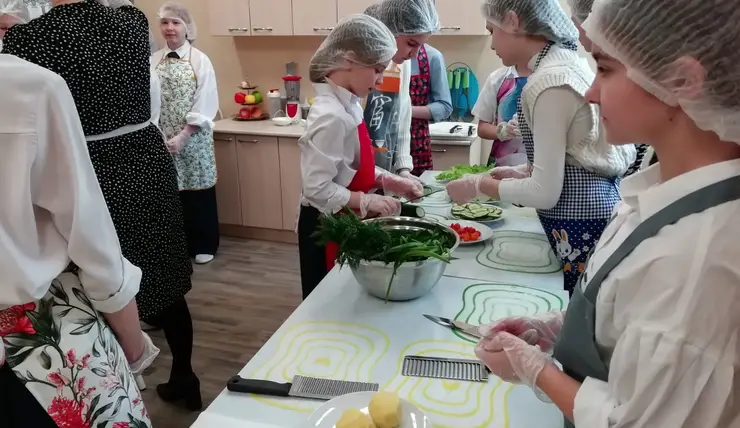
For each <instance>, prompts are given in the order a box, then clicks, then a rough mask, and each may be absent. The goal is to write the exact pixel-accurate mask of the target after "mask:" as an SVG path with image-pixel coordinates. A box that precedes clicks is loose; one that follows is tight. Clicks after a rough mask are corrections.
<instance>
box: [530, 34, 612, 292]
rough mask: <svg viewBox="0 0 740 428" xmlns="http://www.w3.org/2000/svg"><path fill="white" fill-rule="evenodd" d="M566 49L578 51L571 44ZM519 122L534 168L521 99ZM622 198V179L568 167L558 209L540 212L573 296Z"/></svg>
mask: <svg viewBox="0 0 740 428" xmlns="http://www.w3.org/2000/svg"><path fill="white" fill-rule="evenodd" d="M553 45H554V43H549V44H548V45H547V46H545V48H544V49H543V50H542V51H541V52H540V54H539V56H538V57H537V61H536V63H535V67H534V69H535V70H536V69H537V67H538V66H539V65H540V62H541V61H542V59H543V58H545V56H547V54H548V52H550V48H552V46H553ZM564 46H565V47H566V48H568V49H572V50H576V49H577V48H576V46H575V45H574V44H570V43H568V44H564ZM533 71H534V70H533ZM517 118H518V120H519V130H520V131H521V133H522V137H523V139H524V147H525V149H526V151H527V159H528V160H529V163H530V164H534V134H533V133H532V129H531V128H530V126H529V124H528V123H527V121H526V119H525V117H524V113H523V111H522V103H521V98H520V101H519V105H518V108H517ZM620 198H621V196H620V194H619V178H607V177H604V176H601V175H599V174H596V173H594V172H590V171H587V170H585V169H583V168H581V167H577V166H574V165H568V164H567V163H566V164H565V176H564V179H563V190H562V192H561V194H560V200H559V201H558V203H557V205H555V207H553V208H551V209H546V210H537V216H538V217H539V219H540V223H542V228H543V229H544V230H545V233H546V234H547V237H548V239H549V240H550V245H551V246H552V249H553V251H554V252H555V255H556V256H557V257H558V259H559V260H560V262H561V264H562V265H563V277H564V280H565V284H564V286H565V289H566V290H568V291H569V292H571V293H572V292H573V287H574V286H575V285H576V282H577V281H578V276H579V275H580V273H581V272H583V270H584V268H585V262H586V255H587V254H588V252H589V251H590V250H591V248H593V247H594V246H595V245H596V242H597V241H598V240H599V237H601V233H602V232H603V231H604V228H605V227H606V224H607V222H608V221H609V218H610V216H611V213H612V211H613V210H614V206H615V205H616V204H617V202H619V200H620Z"/></svg>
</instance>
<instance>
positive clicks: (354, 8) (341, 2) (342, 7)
mask: <svg viewBox="0 0 740 428" xmlns="http://www.w3.org/2000/svg"><path fill="white" fill-rule="evenodd" d="M375 3H380V0H337V16H338V17H339V18H340V19H341V18H342V17H345V16H347V15H349V14H352V13H363V12H365V9H367V8H368V7H370V6H372V5H374V4H375Z"/></svg>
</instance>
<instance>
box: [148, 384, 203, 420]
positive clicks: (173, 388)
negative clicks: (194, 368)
mask: <svg viewBox="0 0 740 428" xmlns="http://www.w3.org/2000/svg"><path fill="white" fill-rule="evenodd" d="M157 395H159V398H161V399H162V400H164V401H166V402H168V403H175V402H179V401H184V403H185V408H186V409H188V410H190V411H193V412H194V411H198V410H201V409H203V400H202V399H201V396H200V381H199V380H198V378H197V377H196V376H195V375H192V377H189V378H185V379H182V380H180V379H170V381H169V382H167V383H163V384H161V385H157Z"/></svg>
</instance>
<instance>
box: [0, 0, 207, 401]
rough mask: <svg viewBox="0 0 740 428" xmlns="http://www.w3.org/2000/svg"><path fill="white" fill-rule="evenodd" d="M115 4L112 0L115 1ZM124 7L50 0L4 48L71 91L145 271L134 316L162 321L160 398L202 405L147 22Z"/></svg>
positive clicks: (123, 229) (127, 240)
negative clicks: (166, 351) (154, 106)
mask: <svg viewBox="0 0 740 428" xmlns="http://www.w3.org/2000/svg"><path fill="white" fill-rule="evenodd" d="M117 1H120V0H117ZM126 3H127V4H128V5H126V6H122V7H120V8H116V9H114V8H109V7H106V6H103V5H101V4H100V3H98V2H95V1H79V0H52V6H53V7H52V9H51V10H50V11H49V12H47V13H45V14H44V15H42V16H40V17H39V18H36V19H35V20H33V21H31V22H29V23H28V24H22V25H16V26H14V27H12V28H11V29H10V30H9V31H8V32H7V34H6V35H5V38H4V40H3V53H8V54H12V55H16V56H18V57H21V58H23V59H25V60H27V61H30V62H32V63H35V64H38V65H40V66H42V67H45V68H47V69H49V70H51V71H53V72H55V73H57V74H59V75H60V76H62V77H63V78H64V80H65V81H66V82H67V85H68V86H69V88H70V90H71V92H72V95H73V96H74V100H75V104H76V106H77V110H79V114H80V119H81V121H82V126H83V129H84V131H85V136H86V139H87V141H88V150H89V152H90V158H91V160H92V163H93V166H94V168H95V172H96V174H97V176H98V181H99V182H100V187H101V188H102V190H103V195H104V196H105V200H106V203H107V204H108V208H109V210H110V213H111V217H112V218H113V223H114V224H115V227H116V232H117V233H118V236H119V240H120V242H121V248H122V250H123V255H124V256H125V257H126V258H127V259H128V260H130V261H131V263H133V264H134V265H136V266H138V267H140V268H141V270H142V271H143V279H142V281H141V286H140V291H139V294H138V295H137V296H136V302H137V304H138V307H139V314H140V317H141V318H142V319H143V320H144V321H145V322H146V323H148V324H151V325H155V326H159V327H162V329H163V330H164V333H165V337H166V338H167V343H168V345H169V346H170V349H171V351H172V370H171V372H170V379H169V382H168V383H166V384H162V385H159V386H158V387H157V392H158V393H159V396H160V397H161V398H162V399H163V400H165V401H180V400H181V399H184V400H185V403H186V406H187V407H188V408H190V409H199V408H200V407H201V406H202V404H201V398H200V384H199V381H198V378H197V377H196V376H195V374H194V373H193V370H192V366H191V355H192V348H193V325H192V319H191V317H190V311H189V309H188V305H187V302H186V301H185V294H186V293H187V292H188V291H189V290H190V288H191V287H192V285H191V282H190V275H191V274H192V271H193V267H192V264H191V262H190V258H189V257H188V252H187V244H186V240H185V232H184V226H183V215H182V207H181V205H180V199H179V195H178V187H177V175H176V174H177V173H176V171H175V166H174V163H173V161H172V158H171V156H170V154H169V153H168V151H167V148H166V147H165V144H164V140H163V137H162V134H161V133H160V132H159V130H158V129H157V127H156V126H154V125H152V124H151V123H150V117H151V104H150V71H149V68H150V67H149V53H150V47H149V25H148V22H147V19H146V16H145V15H144V14H143V13H142V12H141V11H140V10H138V9H136V8H135V7H133V6H131V4H130V3H128V2H126Z"/></svg>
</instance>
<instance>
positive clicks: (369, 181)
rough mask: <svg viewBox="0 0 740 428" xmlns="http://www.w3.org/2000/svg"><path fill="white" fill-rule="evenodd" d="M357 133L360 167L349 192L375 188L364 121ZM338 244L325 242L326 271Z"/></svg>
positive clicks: (331, 264) (370, 150) (372, 165)
mask: <svg viewBox="0 0 740 428" xmlns="http://www.w3.org/2000/svg"><path fill="white" fill-rule="evenodd" d="M357 135H358V136H359V138H360V167H359V168H357V172H355V176H354V177H353V178H352V181H351V182H350V183H349V186H347V189H349V190H350V191H351V192H362V193H367V192H369V191H370V190H371V189H374V188H375V153H374V151H373V141H372V139H370V134H369V133H368V131H367V126H366V125H365V121H363V122H362V123H361V124H360V126H358V127H357ZM338 251H339V246H338V245H337V244H335V243H333V242H330V243H328V244H326V271H327V272H329V271H330V270H331V269H332V268H333V267H334V264H335V262H336V260H337V252H338Z"/></svg>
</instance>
